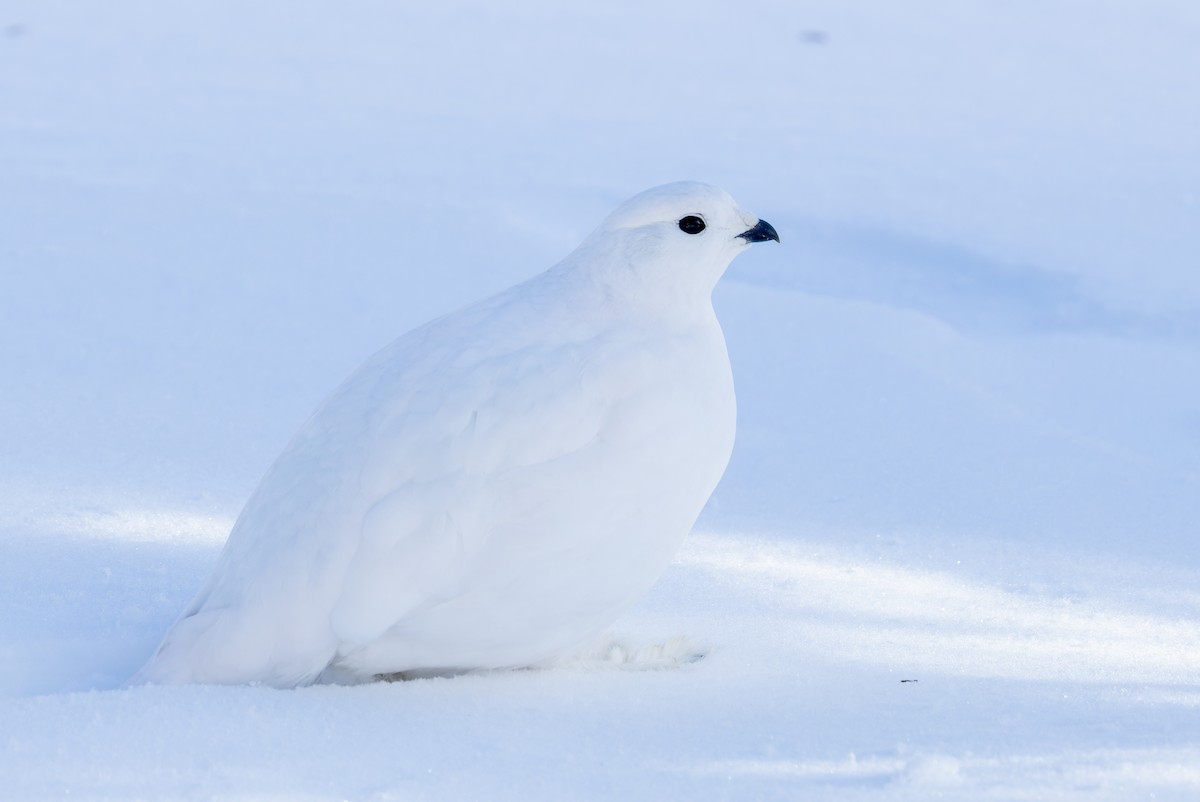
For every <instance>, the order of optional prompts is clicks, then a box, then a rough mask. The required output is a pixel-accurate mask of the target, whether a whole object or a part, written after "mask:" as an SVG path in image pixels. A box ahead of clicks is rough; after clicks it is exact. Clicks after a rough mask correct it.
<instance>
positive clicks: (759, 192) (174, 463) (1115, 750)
mask: <svg viewBox="0 0 1200 802" xmlns="http://www.w3.org/2000/svg"><path fill="white" fill-rule="evenodd" d="M0 15H2V18H0V99H2V101H3V102H2V103H0V375H3V376H4V382H3V384H2V385H0V445H2V448H0V797H2V798H6V799H7V798H11V799H16V800H41V799H50V798H55V799H58V798H62V797H64V796H70V797H71V798H75V799H93V800H124V799H137V798H142V799H182V800H200V799H230V800H232V799H237V800H261V799H298V800H325V799H331V800H332V799H368V800H389V799H391V800H397V799H478V798H487V799H514V800H515V799H531V798H535V799H537V798H569V799H583V800H588V799H596V800H600V799H622V800H627V799H646V800H658V799H670V798H689V799H702V800H703V799H795V798H804V799H838V800H889V801H890V800H928V799H931V798H947V799H1004V800H1009V799H1038V800H1084V799H1087V800H1127V799H1142V798H1151V797H1152V798H1155V799H1160V800H1163V799H1166V800H1192V799H1195V798H1197V797H1198V796H1200V556H1197V555H1198V553H1200V552H1198V550H1197V549H1196V546H1195V541H1196V535H1197V521H1200V447H1198V446H1200V401H1198V400H1197V399H1200V370H1197V365H1200V270H1197V261H1196V255H1197V254H1198V253H1200V225H1198V224H1197V220H1198V219H1200V138H1197V137H1196V134H1195V132H1196V131H1197V130H1200V101H1198V100H1197V95H1196V92H1195V86H1194V84H1195V77H1196V75H1197V74H1200V49H1197V48H1196V47H1195V42H1196V41H1197V40H1198V39H1200V9H1198V7H1197V6H1196V5H1195V4H1193V3H1189V2H1185V1H1184V0H1147V2H1141V3H1136V4H1135V3H1103V4H1098V3H1092V2H1084V0H1049V2H1033V0H1014V2H1007V3H993V2H986V1H985V0H966V1H965V2H960V3H949V2H940V3H939V2H932V0H914V2H909V3H903V4H899V3H887V2H882V0H869V1H868V2H862V3H854V4H850V3H844V2H833V0H828V1H827V2H815V1H814V2H809V1H808V0H803V1H802V2H794V3H782V2H780V3H767V2H749V3H741V4H718V3H713V4H711V5H699V6H697V5H696V4H684V3H662V4H654V5H651V6H645V5H644V4H635V3H632V2H623V1H621V2H614V3H606V4H590V5H586V6H585V5H580V6H568V5H564V4H551V3H541V2H517V3H510V4H504V5H503V7H497V6H492V5H486V4H476V3H465V2H461V3H458V2H451V3H439V4H424V5H404V4H393V3H382V2H375V1H374V0H366V2H363V3H358V4H354V5H352V6H346V7H339V8H337V9H333V8H332V7H329V6H323V5H319V4H315V3H310V2H299V3H293V4H287V5H279V6H272V5H269V4H236V3H230V2H225V0H216V1H215V2H209V3H203V4H200V3H195V4H153V3H138V2H134V1H133V0H115V1H114V2H110V3H105V4H94V5H86V4H71V3H33V2H28V0H17V2H13V3H9V4H7V5H6V6H5V7H4V9H2V10H0ZM681 178H697V179H701V180H704V181H707V182H710V183H712V184H716V185H719V186H722V187H724V188H726V189H728V190H729V191H730V192H731V193H732V194H733V195H734V197H736V198H738V200H739V201H740V202H741V203H743V204H744V205H745V206H746V207H747V208H748V209H752V210H753V211H754V212H755V213H757V214H760V215H762V216H763V217H764V218H766V219H767V220H770V222H771V223H772V224H774V226H775V227H776V228H777V229H778V230H779V232H780V235H781V238H782V240H783V245H782V246H781V247H774V246H772V247H770V248H765V247H764V248H758V249H756V250H755V251H754V252H753V253H751V254H748V255H747V256H745V257H743V258H740V259H739V260H738V261H736V262H735V263H734V264H733V265H732V266H731V268H730V269H729V271H728V272H727V274H726V275H725V277H724V279H723V280H722V282H721V284H720V285H719V286H718V287H717V289H716V292H715V294H714V304H715V307H716V310H717V313H718V315H719V317H720V319H721V323H722V326H723V328H724V331H725V336H726V340H727V343H728V347H729V356H730V361H731V364H732V368H733V373H734V377H735V381H736V383H737V391H738V430H737V442H736V446H735V448H734V451H733V455H732V458H731V460H730V463H729V468H728V471H727V472H726V475H725V477H724V479H723V480H722V481H721V483H720V485H719V486H718V487H717V489H716V491H715V493H714V495H713V497H712V499H711V501H710V503H709V505H708V506H707V507H706V509H705V511H704V512H703V514H702V515H701V518H700V521H699V524H698V531H697V532H696V533H694V534H693V535H691V536H690V537H689V538H687V539H686V540H685V542H684V545H683V546H682V548H681V550H680V552H679V554H678V555H677V557H676V559H675V561H674V562H673V563H672V565H671V566H670V567H669V568H668V569H667V571H666V573H665V574H664V575H663V577H662V578H661V580H660V581H659V582H658V583H657V584H656V585H655V586H654V587H653V588H652V589H651V591H650V592H649V593H648V594H647V595H646V596H645V597H644V598H643V599H642V600H641V601H640V602H639V603H638V604H636V605H635V606H634V607H633V608H632V609H631V610H630V611H629V612H627V613H626V614H625V615H624V616H622V617H621V618H620V619H619V620H618V621H617V622H616V624H615V625H614V627H613V631H612V634H611V635H610V636H608V638H607V639H606V640H604V641H602V642H600V643H597V644H596V645H595V646H594V647H592V648H591V649H590V650H589V651H587V652H584V653H581V654H579V655H576V656H575V657H574V658H572V659H570V660H564V661H562V662H561V663H560V664H559V665H556V666H554V667H552V668H546V669H538V670H527V671H498V672H492V673H486V674H478V675H470V676H464V677H456V678H452V679H444V678H437V679H428V680H416V681H411V682H397V683H372V684H366V685H357V686H353V687H334V686H316V687H309V688H302V689H298V690H288V691H280V690H276V689H273V688H269V687H261V686H257V687H256V686H233V687H229V686H213V685H188V686H173V687H166V686H142V687H136V688H129V689H122V688H121V687H120V686H121V684H122V683H123V682H124V680H125V679H127V678H128V677H129V676H130V674H131V673H132V672H133V671H135V670H136V669H137V668H138V666H139V665H141V664H142V663H143V662H144V661H145V660H146V659H147V657H149V655H150V654H151V653H152V651H153V650H154V648H155V647H156V645H157V643H158V642H159V640H160V639H161V637H162V635H163V634H164V633H165V632H166V631H167V629H168V627H169V626H170V624H171V622H172V621H173V620H174V618H175V617H176V616H177V614H178V613H179V611H180V610H182V609H183V608H184V606H185V605H186V604H187V603H188V601H189V600H190V599H191V598H192V597H193V596H194V594H195V593H196V592H197V591H198V590H199V589H200V588H201V586H202V585H203V583H204V582H205V579H206V577H207V576H208V575H209V573H210V571H211V569H212V567H213V565H214V563H215V561H216V559H217V556H218V554H219V552H220V550H221V547H222V544H223V542H224V540H225V537H226V536H227V534H228V533H229V530H230V527H231V526H232V524H233V519H234V517H235V516H236V515H237V514H238V512H239V511H240V509H241V508H242V505H243V504H244V503H245V502H246V500H247V498H248V497H249V495H250V493H251V492H252V490H253V489H254V487H255V486H256V485H257V483H258V481H259V479H260V478H261V477H262V476H263V474H264V473H265V471H266V470H267V468H268V467H269V465H270V464H271V461H272V460H273V459H274V458H275V456H276V455H278V454H279V453H280V452H281V451H282V450H283V448H284V446H285V445H286V443H287V441H288V439H289V437H290V436H291V435H292V433H293V432H295V431H296V429H297V428H298V427H299V426H300V425H301V424H302V423H303V421H304V419H305V417H306V416H307V415H308V413H309V412H310V411H311V410H312V409H313V408H315V407H316V405H317V404H318V403H319V402H320V400H321V399H322V398H323V397H324V396H325V394H326V393H327V392H328V391H329V389H330V388H332V387H334V386H336V385H337V383H338V382H339V381H340V380H341V379H342V378H343V377H345V376H346V375H348V374H349V373H350V372H351V371H352V370H353V369H354V368H355V366H356V365H358V364H359V363H360V362H361V360H362V358H363V357H364V356H365V355H367V354H370V353H372V352H374V351H375V350H377V349H378V348H380V347H382V346H384V345H385V344H386V343H388V342H390V341H391V340H393V339H395V337H397V336H398V335H400V334H401V333H403V332H405V331H408V330H410V329H412V328H413V327H415V326H417V325H420V324H421V323H423V322H424V321H427V320H430V319H432V318H434V317H437V316H439V315H441V314H445V313H447V312H451V311H453V310H455V309H458V308H461V307H463V306H464V305H466V304H468V303H470V302H472V301H474V300H476V299H479V298H484V297H488V296H490V295H493V294H494V293H496V292H499V291H500V290H502V289H503V288H505V287H508V286H511V285H513V284H516V283H518V282H519V281H522V280H525V279H527V278H529V277H531V276H532V275H534V274H535V273H537V272H539V271H540V270H541V269H544V268H547V267H549V266H550V265H552V264H554V263H556V262H557V261H558V260H560V259H561V258H562V257H563V256H564V255H565V254H567V253H568V252H569V251H570V250H571V249H572V248H573V247H574V246H575V245H576V244H577V243H578V242H580V241H581V240H582V239H583V238H584V236H586V234H587V233H588V231H589V230H590V229H591V227H592V226H593V225H594V224H595V222H596V221H597V220H599V219H602V218H603V216H604V215H605V214H606V213H607V212H608V211H609V210H611V209H612V208H614V207H615V206H616V205H617V204H618V203H620V202H621V201H622V200H623V199H624V198H626V197H628V196H629V195H631V194H632V193H634V192H636V191H638V190H640V189H642V188H644V187H648V186H653V185H656V184H660V183H664V182H667V181H673V180H678V179H681ZM698 653H702V654H703V655H704V656H703V659H700V660H698V661H692V660H691V658H692V657H693V656H694V655H696V654H698Z"/></svg>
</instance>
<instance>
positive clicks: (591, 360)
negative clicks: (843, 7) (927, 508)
mask: <svg viewBox="0 0 1200 802" xmlns="http://www.w3.org/2000/svg"><path fill="white" fill-rule="evenodd" d="M687 215H695V216H699V217H702V218H703V219H704V221H705V223H706V224H707V225H706V228H705V230H704V231H702V232H701V233H699V234H688V233H685V232H684V231H682V230H680V226H679V224H678V221H679V220H680V219H681V218H682V217H684V216H687ZM756 222H757V221H756V219H755V218H754V217H752V216H748V215H746V214H744V213H742V212H740V211H739V210H738V209H737V207H736V206H735V204H734V203H733V201H732V199H731V198H730V197H729V196H728V195H727V194H725V193H724V192H723V191H721V190H719V189H716V188H714V187H709V186H706V185H703V184H694V183H684V184H671V185H667V186H665V187H659V188H657V189H654V190H650V191H648V192H646V193H643V194H641V195H639V196H637V197H635V198H633V199H631V200H630V201H628V202H627V203H626V204H624V205H623V206H621V207H620V208H619V209H618V210H617V211H616V212H614V213H613V214H612V215H611V216H610V217H609V218H608V219H607V220H606V221H605V222H604V223H603V224H602V225H601V226H600V227H599V228H598V229H597V230H596V231H595V232H594V233H593V234H592V235H591V236H589V237H588V238H587V239H586V240H585V241H584V242H583V243H582V244H581V245H580V246H579V248H577V249H576V250H575V251H574V252H573V253H572V254H570V255H569V256H567V258H566V259H564V260H563V261H562V262H561V263H559V264H558V265H556V266H555V267H554V268H552V269H550V270H549V271H547V272H546V273H543V274H542V275H540V276H537V277H535V278H533V279H531V280H529V281H527V282H525V283H523V284H520V285H518V286H516V287H513V288H511V289H509V290H507V291H505V292H503V293H501V294H500V295H497V296H495V297H493V298H490V299H488V300H486V301H483V302H481V303H479V304H476V305H474V306H471V307H468V308H467V309H464V310H462V311H460V312H457V313H455V314H452V315H448V316H446V317H443V318H441V319H439V320H435V321H433V322H431V323H429V324H427V325H425V326H423V327H421V328H419V329H416V330H415V331H412V332H410V333H408V334H406V335H405V336H403V337H401V338H400V339H399V340H397V341H396V342H394V343H392V344H391V345H390V346H388V347H387V348H386V349H384V350H383V351H381V352H380V353H378V354H376V355H375V356H374V357H373V358H372V359H370V360H369V361H368V362H367V363H366V364H365V365H363V366H362V367H361V368H360V369H359V370H358V371H357V372H355V373H354V374H353V375H352V376H350V378H349V379H347V381H346V382H345V383H344V384H342V386H341V387H339V388H338V389H337V390H335V391H334V393H333V394H332V395H331V396H330V397H329V399H328V400H326V401H325V403H324V404H323V405H322V406H321V407H320V408H319V409H318V410H317V411H316V412H315V413H314V414H313V416H312V417H311V418H310V419H309V420H308V422H307V423H305V424H304V426H303V427H302V428H301V429H300V431H299V432H298V433H297V435H296V436H295V438H294V439H293V440H292V442H291V443H290V444H289V445H288V447H287V448H286V449H285V450H284V452H283V453H282V454H281V455H280V456H279V458H278V459H277V460H276V462H275V464H274V465H273V466H272V467H271V468H270V470H269V471H268V472H267V474H266V476H265V477H264V478H263V480H262V483H261V484H260V486H259V487H258V489H257V490H256V491H255V493H254V495H253V496H252V497H251V498H250V500H249V502H248V503H247V504H246V507H245V509H244V510H243V511H242V514H241V516H240V517H239V518H238V521H237V523H236V524H235V526H234V528H233V531H232V532H231V534H230V536H229V540H228V543H227V544H226V546H225V549H224V551H223V552H222V554H221V557H220V559H219V561H218V564H217V566H216V568H215V570H214V572H213V575H212V577H211V579H210V580H209V582H208V584H207V586H206V587H205V588H204V589H203V590H202V591H201V593H200V594H199V595H198V596H197V597H196V599H195V600H194V601H193V602H192V604H191V605H190V606H189V607H188V608H187V610H185V611H184V613H183V615H182V616H181V618H180V619H179V621H178V622H176V624H175V625H174V627H173V628H172V629H171V630H170V631H169V632H168V633H167V635H166V637H165V639H164V641H163V643H162V645H161V646H160V647H159V649H158V651H157V652H156V654H155V655H154V656H153V657H152V658H151V660H150V661H149V663H148V664H147V665H146V666H145V667H144V668H143V669H142V671H141V672H140V674H139V675H138V677H136V678H135V681H146V682H219V683H245V682H261V683H266V684H270V685H277V686H294V685H299V684H304V683H308V682H312V681H315V680H317V679H318V678H320V677H321V676H322V674H323V673H324V674H325V675H326V676H327V677H329V676H338V677H340V678H346V677H352V678H362V679H365V678H370V677H372V676H375V675H379V674H389V673H396V672H406V671H411V672H430V671H432V672H452V671H459V670H467V669H472V668H484V667H507V666H524V665H531V664H535V663H538V662H541V661H545V660H547V659H550V658H553V657H556V656H558V655H562V654H563V653H565V652H568V651H569V650H571V649H573V648H576V647H578V646H580V645H581V644H583V643H585V642H586V641H588V640H589V639H592V638H594V637H595V636H597V635H598V634H600V633H601V632H602V631H603V630H604V628H605V627H607V626H608V625H609V624H610V623H611V622H612V621H613V620H614V619H615V618H616V617H617V616H618V615H619V614H620V613H621V612H622V611H623V610H624V609H625V608H626V607H628V606H629V605H630V604H631V603H632V602H633V601H634V600H635V599H637V597H638V596H639V595H640V594H642V593H643V592H644V591H645V590H646V589H647V588H649V586H650V585H651V584H652V583H653V582H654V580H655V578H656V577H657V576H658V575H659V574H660V572H661V571H662V570H663V568H664V567H665V566H666V565H667V563H668V562H669V560H670V559H671V556H672V554H673V553H674V552H675V550H676V548H677V546H678V545H679V543H680V541H681V540H682V539H683V537H684V536H685V535H686V534H687V532H688V531H689V530H690V528H691V526H692V524H693V523H694V522H695V519H696V517H697V515H698V514H699V513H700V510H701V508H702V507H703V506H704V504H705V502H706V500H707V499H708V497H709V495H710V494H711V493H712V491H713V488H714V487H715V486H716V484H717V481H718V480H719V479H720V477H721V474H722V472H723V471H724V469H725V464H726V462H727V461H728V458H729V454H730V451H731V449H732V447H733V438H734V419H735V408H734V393H733V380H732V376H731V374H730V369H729V361H728V356H727V354H726V350H725V342H724V338H723V336H722V333H721V328H720V325H719V324H718V322H717V319H716V316H715V314H714V313H713V309H712V304H711V292H712V289H713V286H714V284H715V283H716V281H717V279H718V278H719V277H720V276H721V274H722V273H723V272H724V270H725V268H726V266H727V265H728V263H729V261H730V260H731V259H732V258H733V257H734V256H735V255H736V254H737V253H738V252H739V251H741V250H742V249H744V248H745V247H746V244H747V240H746V239H745V238H741V237H739V235H740V234H741V233H743V232H745V231H746V230H747V229H748V228H750V227H752V226H754V225H755V223H756Z"/></svg>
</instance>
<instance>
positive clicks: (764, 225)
mask: <svg viewBox="0 0 1200 802" xmlns="http://www.w3.org/2000/svg"><path fill="white" fill-rule="evenodd" d="M738 236H739V237H741V238H742V239H744V240H746V241H747V242H766V241H767V240H769V239H773V240H775V241H776V242H779V235H778V234H777V233H775V226H773V225H771V224H770V223H768V222H767V221H766V220H759V221H758V222H757V223H755V224H754V228H751V229H749V230H747V231H743V232H742V233H741V234H738Z"/></svg>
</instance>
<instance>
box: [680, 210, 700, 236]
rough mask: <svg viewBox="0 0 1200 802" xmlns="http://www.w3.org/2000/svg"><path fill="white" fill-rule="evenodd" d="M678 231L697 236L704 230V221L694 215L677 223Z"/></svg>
mask: <svg viewBox="0 0 1200 802" xmlns="http://www.w3.org/2000/svg"><path fill="white" fill-rule="evenodd" d="M679 230H680V231H682V232H683V233H685V234H699V233H700V232H701V231H703V230H704V221H703V220H701V219H700V218H699V217H697V216H696V215H694V214H689V215H688V216H687V217H685V218H683V219H682V220H680V221H679Z"/></svg>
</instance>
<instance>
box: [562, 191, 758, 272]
mask: <svg viewBox="0 0 1200 802" xmlns="http://www.w3.org/2000/svg"><path fill="white" fill-rule="evenodd" d="M766 240H775V241H776V242H778V241H779V235H778V234H777V233H776V232H775V229H774V228H773V227H772V226H771V224H770V223H768V222H766V221H765V220H759V219H758V218H757V217H756V216H754V215H752V214H747V213H746V212H744V211H742V210H741V209H739V208H738V206H737V204H736V203H734V200H733V198H731V197H730V196H729V193H727V192H725V190H723V189H720V188H718V187H714V186H710V185H708V184H701V183H698V182H695V181H681V182H678V183H674V184H664V185H663V186H659V187H654V188H653V189H648V190H646V191H645V192H642V193H640V194H638V195H635V196H633V197H632V198H630V199H629V200H627V201H625V203H623V204H621V206H619V207H618V208H617V209H616V210H615V211H614V212H613V213H612V214H610V215H609V216H608V217H607V218H605V220H604V222H602V223H601V224H600V226H599V227H598V228H597V229H596V230H595V231H594V232H592V234H591V235H590V236H589V237H588V239H587V240H586V241H585V242H584V243H583V245H582V246H580V252H579V256H580V257H583V258H581V259H579V260H578V261H579V262H580V263H581V264H586V265H590V267H591V268H592V269H593V270H594V271H596V272H597V273H598V274H601V276H602V277H603V278H606V279H610V280H611V281H612V282H614V283H626V284H628V285H629V287H630V289H634V290H635V291H652V290H653V289H654V288H656V287H657V288H660V289H662V290H663V291H664V292H668V293H670V294H672V295H697V294H699V295H704V296H708V295H709V294H711V292H712V289H713V287H714V286H715V285H716V283H717V280H718V279H720V277H721V275H722V274H723V273H724V272H725V269H726V268H727V267H728V266H729V263H730V262H731V261H733V258H734V257H735V256H737V255H738V254H739V253H741V252H742V251H743V250H745V249H746V248H747V247H749V245H750V244H751V243H754V242H765V241H766Z"/></svg>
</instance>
